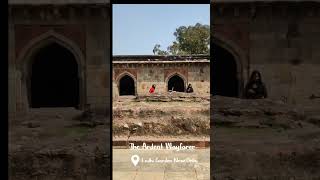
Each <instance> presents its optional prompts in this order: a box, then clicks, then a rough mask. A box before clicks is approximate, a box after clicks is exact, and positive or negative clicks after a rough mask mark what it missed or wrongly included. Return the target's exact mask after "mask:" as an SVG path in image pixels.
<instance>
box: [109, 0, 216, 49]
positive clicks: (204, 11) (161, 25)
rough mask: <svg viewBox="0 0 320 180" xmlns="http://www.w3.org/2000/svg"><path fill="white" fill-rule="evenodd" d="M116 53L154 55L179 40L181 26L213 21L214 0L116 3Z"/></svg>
mask: <svg viewBox="0 0 320 180" xmlns="http://www.w3.org/2000/svg"><path fill="white" fill-rule="evenodd" d="M112 13H113V16H112V18H113V19H112V36H113V39H112V43H113V49H112V52H113V55H152V54H153V52H152V50H153V47H154V45H155V44H160V45H161V47H160V49H162V50H167V47H168V46H169V45H171V44H172V42H173V41H174V40H175V36H174V35H173V33H174V32H175V30H176V28H178V27H179V26H189V25H195V24H196V23H198V22H199V23H201V24H207V25H209V24H210V4H113V5H112Z"/></svg>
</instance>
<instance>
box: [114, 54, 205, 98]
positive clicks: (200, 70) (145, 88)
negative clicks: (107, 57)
mask: <svg viewBox="0 0 320 180" xmlns="http://www.w3.org/2000/svg"><path fill="white" fill-rule="evenodd" d="M112 63H113V64H112V65H113V76H112V77H113V80H112V82H113V83H112V85H113V97H115V98H116V97H118V96H119V90H120V89H119V88H120V80H121V78H122V77H124V76H125V75H128V76H130V77H131V78H132V79H133V81H134V83H135V86H134V87H135V90H134V91H135V94H134V95H147V94H149V89H150V87H151V86H152V84H156V92H157V93H160V94H166V93H167V92H168V81H169V80H170V78H171V77H173V76H179V77H180V78H181V79H182V80H183V82H184V87H185V88H186V87H187V85H188V84H189V83H190V84H192V86H193V89H194V93H195V94H198V95H209V93H210V61H209V57H206V56H193V57H192V56H191V57H187V56H186V57H178V56H167V57H166V56H114V57H113V62H112Z"/></svg>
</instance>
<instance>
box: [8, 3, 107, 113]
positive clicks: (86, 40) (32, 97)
mask: <svg viewBox="0 0 320 180" xmlns="http://www.w3.org/2000/svg"><path fill="white" fill-rule="evenodd" d="M110 14H111V13H110V3H109V1H108V0H90V1H89V0H68V1H64V0H42V1H35V0H9V14H8V16H9V17H8V18H9V29H8V32H9V40H8V46H9V60H8V62H9V63H8V64H9V113H18V112H27V111H28V110H29V109H30V108H38V107H64V106H74V107H78V108H80V109H82V108H83V107H84V105H85V104H90V105H91V106H92V107H93V108H94V109H96V110H99V111H100V110H102V111H105V110H106V109H107V108H108V107H107V105H108V104H109V99H110V95H109V94H110V90H109V83H110V79H109V74H110V71H109V70H110V68H111V67H110V64H111V63H110V62H111V61H110V53H111V51H110V38H111V37H110V24H111V18H110Z"/></svg>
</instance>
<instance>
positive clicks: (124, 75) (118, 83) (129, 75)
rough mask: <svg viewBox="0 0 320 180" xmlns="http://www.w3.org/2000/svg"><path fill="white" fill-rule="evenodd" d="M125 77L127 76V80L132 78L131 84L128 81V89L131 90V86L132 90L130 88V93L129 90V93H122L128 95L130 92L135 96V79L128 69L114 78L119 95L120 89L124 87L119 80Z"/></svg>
mask: <svg viewBox="0 0 320 180" xmlns="http://www.w3.org/2000/svg"><path fill="white" fill-rule="evenodd" d="M126 77H129V79H128V80H129V81H130V79H131V80H132V83H133V84H131V82H129V84H128V88H129V90H130V91H131V88H133V90H132V91H133V93H131V92H130V93H124V95H130V94H131V95H134V96H136V95H137V80H136V78H135V76H134V75H132V74H131V73H129V72H128V71H125V72H122V73H121V74H119V75H118V77H117V78H116V82H117V86H118V91H119V95H120V96H121V95H122V90H123V88H124V87H122V86H121V85H122V83H123V82H122V81H121V80H123V78H126Z"/></svg>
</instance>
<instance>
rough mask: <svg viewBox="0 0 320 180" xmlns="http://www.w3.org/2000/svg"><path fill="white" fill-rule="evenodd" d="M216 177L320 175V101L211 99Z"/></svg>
mask: <svg viewBox="0 0 320 180" xmlns="http://www.w3.org/2000/svg"><path fill="white" fill-rule="evenodd" d="M211 102H212V105H213V106H211V112H212V113H211V114H212V116H211V123H212V125H213V126H212V127H213V128H212V136H211V164H210V167H211V169H212V172H211V173H212V175H213V176H212V179H217V180H220V179H228V180H231V179H234V180H242V179H244V180H258V179H259V180H260V179H268V180H269V179H270V180H271V179H272V180H275V179H288V180H291V179H292V180H297V179H301V180H309V179H310V180H311V179H320V171H319V169H320V126H319V123H320V116H319V115H320V106H318V105H317V102H315V104H311V105H310V106H300V107H299V106H297V105H295V106H293V105H288V104H283V103H281V102H276V101H271V100H243V99H235V98H226V97H213V98H211Z"/></svg>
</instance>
